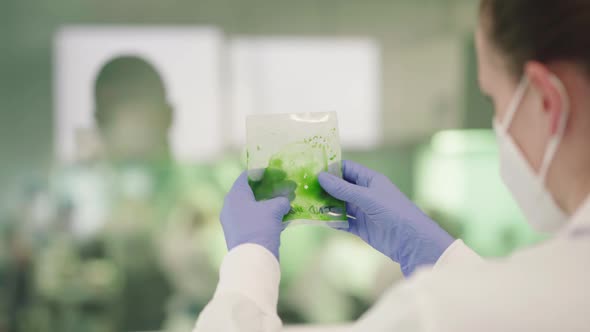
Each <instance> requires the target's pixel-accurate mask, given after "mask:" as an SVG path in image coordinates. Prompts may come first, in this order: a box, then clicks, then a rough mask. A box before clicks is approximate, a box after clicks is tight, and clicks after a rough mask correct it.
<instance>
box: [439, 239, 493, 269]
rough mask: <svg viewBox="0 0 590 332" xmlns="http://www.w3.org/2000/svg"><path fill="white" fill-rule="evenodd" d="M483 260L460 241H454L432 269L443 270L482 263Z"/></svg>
mask: <svg viewBox="0 0 590 332" xmlns="http://www.w3.org/2000/svg"><path fill="white" fill-rule="evenodd" d="M483 262H484V260H483V258H481V256H479V255H478V254H477V253H475V251H473V250H471V248H469V247H468V246H467V245H465V243H464V242H463V241H462V240H456V241H455V242H453V244H451V245H450V246H449V247H448V248H447V250H445V252H444V253H443V254H442V256H440V258H439V259H438V261H437V262H436V264H435V265H434V269H438V268H443V267H446V266H449V265H457V264H477V263H483Z"/></svg>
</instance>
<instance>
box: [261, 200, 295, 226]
mask: <svg viewBox="0 0 590 332" xmlns="http://www.w3.org/2000/svg"><path fill="white" fill-rule="evenodd" d="M259 204H260V205H262V206H263V208H265V209H268V210H269V211H270V212H271V213H272V214H273V216H275V217H276V218H277V219H279V220H281V221H282V220H283V217H284V216H285V215H286V214H287V213H289V211H291V203H290V202H289V200H288V199H287V198H285V197H277V198H273V199H269V200H266V201H262V202H259Z"/></svg>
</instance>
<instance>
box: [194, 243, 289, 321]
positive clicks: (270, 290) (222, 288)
mask: <svg viewBox="0 0 590 332" xmlns="http://www.w3.org/2000/svg"><path fill="white" fill-rule="evenodd" d="M280 274H281V272H280V267H279V263H278V261H277V260H276V258H275V257H274V256H273V255H272V253H270V252H269V251H268V250H266V249H265V248H263V247H261V246H259V245H255V244H244V245H241V246H238V247H236V248H234V249H233V250H231V251H230V252H229V253H228V254H227V256H226V257H225V259H224V260H223V263H222V265H221V269H220V273H219V283H218V285H217V289H216V291H215V294H214V296H213V299H212V300H211V302H209V304H208V305H207V306H206V307H205V309H204V310H203V311H202V312H201V314H200V316H199V318H198V320H197V324H196V326H195V329H194V331H193V332H212V331H224V332H234V331H235V332H237V331H240V332H248V331H257V332H277V331H280V330H281V327H282V323H281V320H280V319H279V317H278V315H277V311H276V307H277V302H278V292H279V282H280Z"/></svg>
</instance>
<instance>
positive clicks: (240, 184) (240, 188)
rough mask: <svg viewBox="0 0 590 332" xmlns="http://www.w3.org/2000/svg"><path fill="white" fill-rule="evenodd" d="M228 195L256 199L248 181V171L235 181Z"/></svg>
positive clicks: (239, 198)
mask: <svg viewBox="0 0 590 332" xmlns="http://www.w3.org/2000/svg"><path fill="white" fill-rule="evenodd" d="M227 197H233V198H236V199H238V200H244V201H254V200H256V199H255V198H254V193H253V192H252V188H250V184H249V183H248V172H243V173H242V174H240V176H239V177H238V179H237V180H236V182H234V184H233V186H232V188H231V189H230V191H229V194H228V195H227Z"/></svg>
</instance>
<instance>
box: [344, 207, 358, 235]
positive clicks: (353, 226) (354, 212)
mask: <svg viewBox="0 0 590 332" xmlns="http://www.w3.org/2000/svg"><path fill="white" fill-rule="evenodd" d="M346 213H347V214H348V229H346V231H347V232H348V233H352V234H354V235H357V236H358V231H357V220H358V218H359V216H358V213H359V208H358V206H356V205H354V204H352V203H346Z"/></svg>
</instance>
